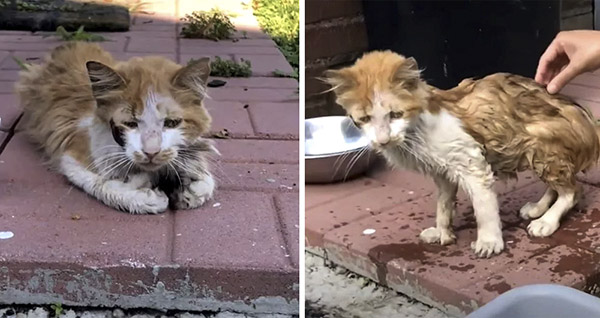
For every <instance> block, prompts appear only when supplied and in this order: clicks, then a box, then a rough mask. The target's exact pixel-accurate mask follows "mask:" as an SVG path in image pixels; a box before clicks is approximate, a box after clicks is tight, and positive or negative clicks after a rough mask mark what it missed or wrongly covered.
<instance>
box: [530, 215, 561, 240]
mask: <svg viewBox="0 0 600 318" xmlns="http://www.w3.org/2000/svg"><path fill="white" fill-rule="evenodd" d="M558 227H559V223H558V222H554V223H552V222H548V221H546V220H544V219H543V218H541V219H537V220H533V221H531V223H529V225H528V226H527V232H528V233H529V235H531V236H535V237H546V236H550V235H552V233H554V232H555V231H556V230H557V229H558Z"/></svg>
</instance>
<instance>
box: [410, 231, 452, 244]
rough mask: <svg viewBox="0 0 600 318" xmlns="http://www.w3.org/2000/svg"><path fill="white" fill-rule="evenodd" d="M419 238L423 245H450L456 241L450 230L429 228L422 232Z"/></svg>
mask: <svg viewBox="0 0 600 318" xmlns="http://www.w3.org/2000/svg"><path fill="white" fill-rule="evenodd" d="M419 238H420V239H421V241H423V242H425V243H430V244H431V243H440V244H441V245H448V244H452V243H454V241H455V240H456V236H455V235H454V233H452V231H451V230H450V229H440V228H437V227H430V228H427V229H425V230H423V231H422V232H421V234H420V235H419Z"/></svg>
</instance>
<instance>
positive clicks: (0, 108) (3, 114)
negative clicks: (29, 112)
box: [0, 94, 21, 131]
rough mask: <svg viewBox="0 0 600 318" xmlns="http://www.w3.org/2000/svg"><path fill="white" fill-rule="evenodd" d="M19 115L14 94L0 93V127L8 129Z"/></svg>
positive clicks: (19, 110)
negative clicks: (0, 120) (0, 119)
mask: <svg viewBox="0 0 600 318" xmlns="http://www.w3.org/2000/svg"><path fill="white" fill-rule="evenodd" d="M20 115H21V109H20V106H19V105H18V99H17V96H16V95H15V94H0V118H2V122H1V123H0V129H3V130H6V131H7V130H9V129H10V128H11V127H12V125H13V124H14V123H15V121H16V120H17V118H19V116H20Z"/></svg>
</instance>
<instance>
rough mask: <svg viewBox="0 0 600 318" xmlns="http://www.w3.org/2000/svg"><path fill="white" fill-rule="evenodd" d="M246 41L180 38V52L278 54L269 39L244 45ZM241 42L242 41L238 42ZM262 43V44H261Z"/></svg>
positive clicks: (278, 51) (279, 52)
mask: <svg viewBox="0 0 600 318" xmlns="http://www.w3.org/2000/svg"><path fill="white" fill-rule="evenodd" d="M246 41H250V40H239V41H238V42H231V41H219V42H214V41H210V42H208V40H191V39H181V40H180V52H181V53H187V54H190V53H194V54H203V55H227V54H251V55H279V54H281V51H280V50H279V49H278V48H277V46H275V45H274V43H273V42H272V41H271V40H260V41H261V42H260V43H261V45H260V46H257V45H246V43H243V42H246ZM240 42H242V43H240ZM262 44H264V45H262Z"/></svg>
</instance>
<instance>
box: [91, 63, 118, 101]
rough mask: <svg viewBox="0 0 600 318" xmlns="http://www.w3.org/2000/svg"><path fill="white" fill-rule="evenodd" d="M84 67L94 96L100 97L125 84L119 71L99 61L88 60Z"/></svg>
mask: <svg viewBox="0 0 600 318" xmlns="http://www.w3.org/2000/svg"><path fill="white" fill-rule="evenodd" d="M85 68H86V69H87V74H88V77H89V78H90V82H91V84H92V93H93V94H94V98H99V97H102V96H104V95H107V94H108V93H109V92H111V91H115V90H118V89H121V88H123V86H125V80H123V78H122V77H121V75H119V73H117V72H116V71H115V70H113V69H112V68H110V67H108V66H106V65H104V64H102V63H100V62H96V61H88V62H86V63H85Z"/></svg>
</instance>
